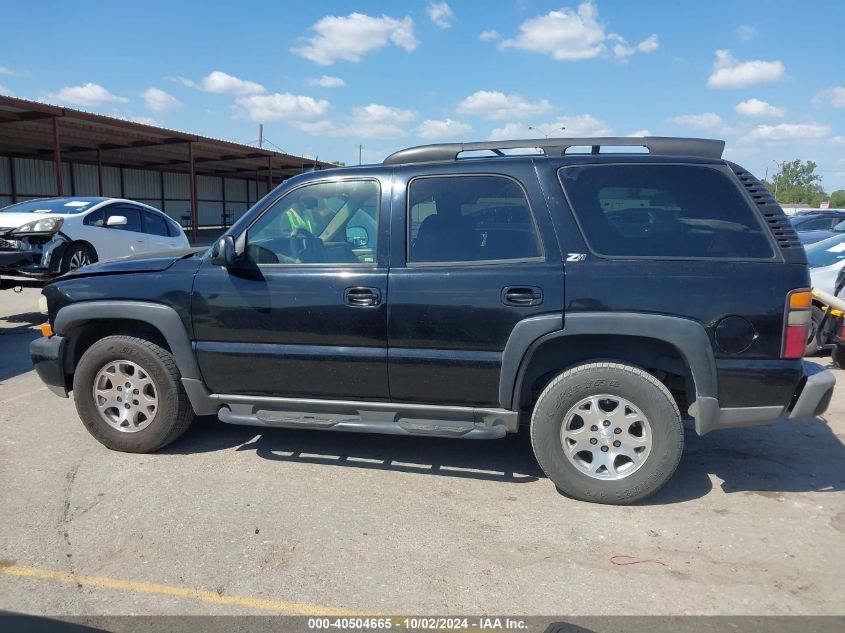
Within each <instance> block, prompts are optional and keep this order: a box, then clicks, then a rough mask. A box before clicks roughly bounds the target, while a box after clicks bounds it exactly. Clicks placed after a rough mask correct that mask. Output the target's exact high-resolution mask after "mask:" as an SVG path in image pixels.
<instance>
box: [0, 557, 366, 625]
mask: <svg viewBox="0 0 845 633" xmlns="http://www.w3.org/2000/svg"><path fill="white" fill-rule="evenodd" d="M0 574H5V575H7V576H21V577H24V578H38V579H41V580H55V581H58V582H67V583H71V584H75V585H88V586H92V587H103V588H104V589H120V590H123V591H135V592H139V593H151V594H159V595H166V596H176V597H179V598H190V599H192V600H199V601H200V602H210V603H212V604H225V605H232V606H238V607H248V608H251V609H264V610H268V611H278V612H283V613H289V614H294V615H333V616H339V617H354V616H360V615H363V614H360V613H355V612H352V611H347V610H345V609H335V608H332V607H322V606H319V605H315V604H302V603H299V602H288V601H286V600H267V599H264V598H250V597H247V596H226V595H220V594H218V593H216V592H214V591H203V590H201V589H189V588H187V587H175V586H173V585H160V584H157V583H151V582H133V581H131V580H119V579H116V578H100V577H97V576H79V575H77V574H71V573H68V572H63V571H54V570H52V569H38V568H36V567H20V566H18V565H6V566H0Z"/></svg>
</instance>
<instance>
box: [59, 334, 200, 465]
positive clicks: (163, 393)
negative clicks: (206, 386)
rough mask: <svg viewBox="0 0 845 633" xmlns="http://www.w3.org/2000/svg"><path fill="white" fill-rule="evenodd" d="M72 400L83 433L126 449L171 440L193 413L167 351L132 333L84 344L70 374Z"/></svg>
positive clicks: (147, 450)
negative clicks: (80, 356) (74, 369)
mask: <svg viewBox="0 0 845 633" xmlns="http://www.w3.org/2000/svg"><path fill="white" fill-rule="evenodd" d="M73 399H74V401H75V403H76V410H77V412H78V413H79V417H80V418H82V423H83V424H84V425H85V428H86V429H88V432H89V433H90V434H91V435H93V436H94V437H95V438H96V439H97V440H98V441H99V442H100V443H101V444H103V445H105V446H106V447H108V448H110V449H112V450H116V451H124V452H127V453H151V452H153V451H156V450H158V449H160V448H162V447H164V446H166V445H167V444H170V443H171V442H173V441H174V440H175V439H176V438H178V437H179V436H180V435H182V433H184V432H185V431H186V430H187V428H188V426H190V424H191V421H192V420H193V417H194V411H193V409H192V408H191V404H190V402H189V401H188V396H187V394H186V393H185V389H184V388H183V387H182V382H181V376H180V374H179V369H178V368H177V367H176V363H175V362H174V360H173V356H172V355H171V354H170V352H168V351H167V350H166V349H164V348H162V347H161V346H159V345H157V344H155V343H153V342H151V341H147V340H145V339H140V338H136V337H133V336H107V337H105V338H103V339H101V340H99V341H97V342H96V343H94V344H93V345H92V346H91V347H89V348H88V350H87V351H86V352H85V354H83V355H82V359H81V360H80V361H79V365H77V367H76V372H75V373H74V375H73Z"/></svg>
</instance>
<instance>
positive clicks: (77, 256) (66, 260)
mask: <svg viewBox="0 0 845 633" xmlns="http://www.w3.org/2000/svg"><path fill="white" fill-rule="evenodd" d="M96 261H97V255H96V253H94V249H92V248H91V247H90V246H88V245H87V244H71V245H70V246H69V247H68V248H67V250H66V251H65V254H64V257H62V266H61V270H62V273H67V272H70V271H72V270H76V269H77V268H82V267H83V266H87V265H88V264H93V263H94V262H96Z"/></svg>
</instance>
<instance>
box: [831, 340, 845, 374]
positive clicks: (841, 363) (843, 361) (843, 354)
mask: <svg viewBox="0 0 845 633" xmlns="http://www.w3.org/2000/svg"><path fill="white" fill-rule="evenodd" d="M830 358H831V360H832V361H833V363H834V364H835V365H836V366H837V367H839V369H845V344H840V345H837V346H836V347H834V348H833V351H832V352H831V353H830Z"/></svg>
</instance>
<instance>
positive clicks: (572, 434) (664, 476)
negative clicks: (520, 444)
mask: <svg viewBox="0 0 845 633" xmlns="http://www.w3.org/2000/svg"><path fill="white" fill-rule="evenodd" d="M614 403H615V404H616V406H615V407H614V406H612V405H613V404H614ZM594 406H598V407H599V409H601V410H598V411H597V412H596V413H594V411H596V410H594V408H593V407H594ZM619 406H622V407H623V408H622V409H618V408H617V407H619ZM620 411H621V413H622V414H623V415H624V414H628V415H627V416H626V417H624V418H622V417H621V416H620V417H617V414H618V413H619V412H620ZM582 415H583V417H581V416H582ZM623 419H624V421H622V420H623ZM592 422H595V425H594V424H592ZM605 422H610V424H609V425H605V424H604V423H605ZM579 424H580V428H579ZM594 428H596V429H597V430H595V431H594V430H593V429H594ZM616 429H619V430H618V431H617V430H616ZM623 429H624V430H623ZM581 431H583V435H578V433H579V432H581ZM638 431H639V433H640V434H639V435H637V432H638ZM592 439H595V440H596V442H594V443H593V442H592ZM623 443H624V444H623ZM564 444H566V445H567V448H564ZM531 445H532V447H533V449H534V455H535V456H536V458H537V462H538V463H539V464H540V467H541V468H542V469H543V472H545V473H546V475H547V476H548V478H549V479H551V480H552V482H553V483H554V484H555V485H556V486H557V488H558V490H560V491H561V492H562V493H563V494H565V495H567V496H569V497H572V498H574V499H580V500H582V501H593V502H596V503H607V504H618V505H624V504H630V503H634V502H636V501H641V500H642V499H645V498H646V497H648V496H650V495H652V494H654V493H655V492H656V491H657V490H658V489H660V487H661V486H663V485H664V484H665V483H666V482H667V481H668V480H669V478H670V477H671V476H672V474H673V473H674V472H675V469H676V468H677V467H678V462H679V461H680V459H681V454H682V453H683V450H684V430H683V425H682V424H681V415H680V412H679V411H678V406H677V404H676V403H675V400H674V398H672V395H671V394H670V393H669V390H668V389H666V387H665V386H664V385H663V384H662V383H661V382H660V381H658V380H657V379H656V378H655V377H654V376H652V375H651V374H649V373H647V372H645V371H643V370H641V369H637V368H635V367H631V366H630V365H623V364H619V363H609V362H601V363H589V364H584V365H579V366H577V367H573V368H572V369H568V370H567V371H565V372H563V373H562V374H560V375H559V376H558V377H557V378H555V379H554V380H552V381H551V382H550V383H549V384H548V385H547V386H546V388H545V389H544V390H543V392H542V393H541V394H540V397H539V399H538V400H537V403H536V405H535V406H534V411H533V414H532V417H531ZM619 445H621V448H618V449H617V448H616V447H617V446H619ZM602 448H607V451H606V452H603V451H602V450H601V449H602ZM582 449H583V450H582ZM588 456H589V457H590V458H592V459H595V462H593V461H592V459H591V460H590V461H588V460H587V459H586V458H587V457H588ZM603 464H606V465H603ZM591 469H596V471H597V472H593V473H592V474H590V473H589V472H587V471H589V470H591Z"/></svg>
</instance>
